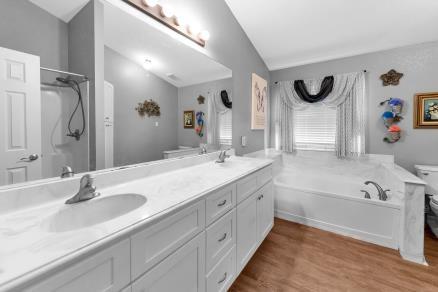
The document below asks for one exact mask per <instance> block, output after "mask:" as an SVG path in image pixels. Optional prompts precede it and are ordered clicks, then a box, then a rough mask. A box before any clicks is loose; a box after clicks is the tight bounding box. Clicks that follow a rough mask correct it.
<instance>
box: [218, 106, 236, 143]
mask: <svg viewBox="0 0 438 292" xmlns="http://www.w3.org/2000/svg"><path fill="white" fill-rule="evenodd" d="M232 117H233V115H232V111H231V110H228V111H226V112H225V113H224V114H219V115H218V124H219V143H220V144H221V145H229V146H231V144H232V124H233V122H232Z"/></svg>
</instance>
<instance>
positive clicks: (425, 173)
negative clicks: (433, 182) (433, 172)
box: [421, 172, 429, 175]
mask: <svg viewBox="0 0 438 292" xmlns="http://www.w3.org/2000/svg"><path fill="white" fill-rule="evenodd" d="M421 174H423V175H429V173H428V172H422V173H421Z"/></svg>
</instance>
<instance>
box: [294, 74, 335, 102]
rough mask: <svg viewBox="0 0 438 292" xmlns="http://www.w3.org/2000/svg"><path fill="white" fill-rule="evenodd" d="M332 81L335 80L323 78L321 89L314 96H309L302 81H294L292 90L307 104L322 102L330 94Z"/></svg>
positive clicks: (328, 77) (331, 77)
mask: <svg viewBox="0 0 438 292" xmlns="http://www.w3.org/2000/svg"><path fill="white" fill-rule="evenodd" d="M334 81H335V78H334V77H333V76H327V77H325V78H324V80H323V81H322V83H321V89H320V90H319V92H318V93H317V94H314V95H312V94H310V93H309V92H308V91H307V88H306V84H304V80H295V82H294V89H295V91H296V93H297V94H298V96H299V97H300V98H301V99H302V100H304V101H306V102H309V103H315V102H318V101H321V100H323V99H324V98H326V97H327V96H328V95H329V94H330V92H332V90H333V84H334Z"/></svg>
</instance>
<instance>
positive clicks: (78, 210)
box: [42, 194, 147, 232]
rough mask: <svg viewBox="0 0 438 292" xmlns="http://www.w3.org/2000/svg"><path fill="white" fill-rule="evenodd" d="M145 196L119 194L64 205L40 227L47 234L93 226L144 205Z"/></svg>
mask: <svg viewBox="0 0 438 292" xmlns="http://www.w3.org/2000/svg"><path fill="white" fill-rule="evenodd" d="M146 201H147V199H146V197H145V196H142V195H139V194H120V195H113V196H108V197H101V198H98V199H93V200H90V201H85V202H81V203H77V204H74V205H65V206H63V207H62V209H61V210H59V211H58V212H56V213H55V214H53V215H51V216H50V217H48V218H46V219H45V220H44V221H43V223H42V227H43V228H44V229H46V230H47V231H49V232H65V231H71V230H76V229H80V228H85V227H89V226H93V225H96V224H99V223H102V222H105V221H109V220H112V219H114V218H117V217H120V216H122V215H124V214H126V213H129V212H131V211H133V210H135V209H137V208H139V207H141V206H142V205H144V204H145V203H146Z"/></svg>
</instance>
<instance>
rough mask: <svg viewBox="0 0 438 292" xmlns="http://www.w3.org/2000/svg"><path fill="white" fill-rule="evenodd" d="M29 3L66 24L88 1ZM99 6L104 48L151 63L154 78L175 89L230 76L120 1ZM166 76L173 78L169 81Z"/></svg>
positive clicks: (194, 47) (40, 0) (200, 51)
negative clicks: (103, 23)
mask: <svg viewBox="0 0 438 292" xmlns="http://www.w3.org/2000/svg"><path fill="white" fill-rule="evenodd" d="M29 1H30V2H33V3H34V4H36V5H38V6H40V7H41V8H43V9H44V10H46V11H48V12H49V13H51V14H53V15H55V16H56V17H58V18H60V19H62V20H64V21H65V22H68V21H70V20H71V18H72V17H73V16H74V15H76V13H78V12H79V11H80V10H81V9H82V8H83V7H84V6H85V4H86V3H88V1H89V0H69V1H65V0H62V1H60V0H29ZM61 3H62V4H61ZM102 3H103V4H104V7H105V13H104V19H105V36H104V37H105V45H106V46H108V47H110V48H111V49H113V50H115V51H117V52H118V53H120V54H121V55H123V56H125V57H127V58H128V59H130V60H132V61H134V62H135V63H137V64H139V65H143V64H144V63H145V60H146V59H150V60H152V67H151V68H150V69H149V71H150V72H152V73H154V74H155V75H157V76H159V77H161V78H162V79H164V80H166V81H168V82H169V83H171V84H173V85H175V86H177V87H184V86H188V85H193V84H199V83H203V82H208V81H213V80H219V79H224V78H229V77H231V75H232V72H231V70H230V69H228V68H227V67H225V66H223V65H221V64H219V63H217V62H215V61H213V60H212V59H210V58H209V57H207V56H206V55H205V54H204V52H203V51H204V50H203V49H202V48H201V47H199V46H198V45H196V44H194V43H193V42H191V41H187V39H185V38H184V37H181V36H180V35H178V34H177V33H175V32H173V31H171V30H170V29H168V28H166V27H164V26H163V25H161V24H159V23H158V22H157V21H154V20H152V19H151V18H150V17H148V16H146V15H144V14H143V13H141V12H139V11H138V10H136V9H135V8H133V7H131V6H129V5H128V4H126V3H124V2H123V1H120V0H102ZM169 74H172V76H173V77H172V78H169V77H168V75H169Z"/></svg>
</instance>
